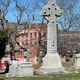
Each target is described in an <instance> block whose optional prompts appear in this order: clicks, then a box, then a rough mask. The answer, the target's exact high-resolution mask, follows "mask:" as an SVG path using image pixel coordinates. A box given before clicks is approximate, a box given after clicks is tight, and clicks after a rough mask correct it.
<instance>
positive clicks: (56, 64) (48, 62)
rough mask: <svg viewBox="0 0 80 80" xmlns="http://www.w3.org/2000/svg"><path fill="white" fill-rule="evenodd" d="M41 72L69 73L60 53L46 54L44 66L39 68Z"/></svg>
mask: <svg viewBox="0 0 80 80" xmlns="http://www.w3.org/2000/svg"><path fill="white" fill-rule="evenodd" d="M38 73H39V74H52V73H68V72H67V71H65V69H64V67H63V66H62V64H61V59H60V56H59V55H58V53H55V54H46V56H45V57H44V61H43V64H42V66H41V67H40V69H39V72H38Z"/></svg>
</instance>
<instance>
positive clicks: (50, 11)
mask: <svg viewBox="0 0 80 80" xmlns="http://www.w3.org/2000/svg"><path fill="white" fill-rule="evenodd" d="M62 14H63V11H62V10H61V9H60V8H59V7H58V6H57V5H56V1H55V0H48V4H46V5H45V6H44V8H43V9H42V10H41V15H43V17H44V18H45V19H46V20H47V21H48V24H47V26H48V27H47V54H46V55H45V57H44V61H43V64H42V66H41V67H40V69H39V72H38V73H39V74H52V73H68V72H67V71H65V69H64V67H63V66H62V64H61V59H60V56H59V54H58V52H57V30H56V20H57V19H58V17H60V16H61V15H62Z"/></svg>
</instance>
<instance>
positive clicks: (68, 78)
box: [0, 62, 80, 80]
mask: <svg viewBox="0 0 80 80" xmlns="http://www.w3.org/2000/svg"><path fill="white" fill-rule="evenodd" d="M73 65H74V62H65V63H63V66H64V67H65V69H66V70H67V71H69V72H72V73H69V74H49V75H39V74H34V76H32V77H20V78H19V77H15V78H6V77H5V74H1V75H0V80H80V72H79V73H75V71H74V70H73V69H72V66H73ZM39 67H40V65H34V72H36V71H37V70H38V69H39Z"/></svg>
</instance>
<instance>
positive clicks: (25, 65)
mask: <svg viewBox="0 0 80 80" xmlns="http://www.w3.org/2000/svg"><path fill="white" fill-rule="evenodd" d="M10 64H11V62H10ZM24 76H33V66H32V63H31V62H25V61H21V62H14V63H12V64H11V65H10V66H9V73H7V74H6V77H24Z"/></svg>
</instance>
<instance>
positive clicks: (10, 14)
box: [6, 0, 43, 23]
mask: <svg viewBox="0 0 80 80" xmlns="http://www.w3.org/2000/svg"><path fill="white" fill-rule="evenodd" d="M33 2H34V0H32V3H33ZM38 4H40V5H41V7H43V4H41V3H38ZM15 14H17V12H16V10H15V3H14V2H12V3H11V4H10V7H9V8H8V13H7V15H6V19H7V20H8V21H9V22H16V21H17V19H16V17H15ZM34 14H35V21H33V23H39V22H40V20H41V19H42V16H41V14H40V9H35V11H34ZM24 15H25V18H26V14H24ZM30 15H32V13H31V14H30Z"/></svg>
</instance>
